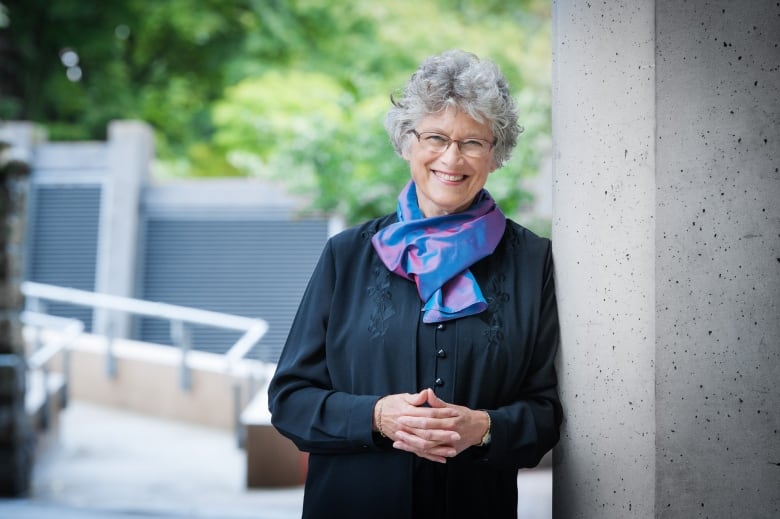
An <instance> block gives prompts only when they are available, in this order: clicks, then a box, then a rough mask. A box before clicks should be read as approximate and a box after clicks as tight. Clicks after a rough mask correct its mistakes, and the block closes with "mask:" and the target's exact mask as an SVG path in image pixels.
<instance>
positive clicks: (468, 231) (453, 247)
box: [371, 181, 506, 323]
mask: <svg viewBox="0 0 780 519" xmlns="http://www.w3.org/2000/svg"><path fill="white" fill-rule="evenodd" d="M397 214H398V222H396V223H393V224H390V225H388V226H387V227H385V228H383V229H380V230H379V231H378V232H377V233H376V234H374V236H373V237H372V238H371V243H372V244H373V246H374V249H375V250H376V252H377V254H378V255H379V258H380V259H381V260H382V263H384V264H385V266H386V267H387V269H388V270H390V271H391V272H393V273H394V274H397V275H399V276H401V277H403V278H406V279H409V280H411V281H413V282H414V283H415V284H416V285H417V292H418V293H419V295H420V299H421V300H422V301H423V302H424V303H425V304H424V306H423V309H422V311H423V322H425V323H437V322H442V321H449V320H451V319H457V318H458V317H465V316H467V315H474V314H478V313H480V312H483V311H484V310H485V309H486V308H487V301H486V300H485V297H484V296H483V295H482V290H480V288H479V284H478V283H477V280H476V279H475V278H474V275H473V274H472V273H471V271H469V267H470V266H471V265H473V264H474V263H476V262H477V261H479V260H480V259H482V258H484V257H485V256H488V255H490V254H492V253H493V251H494V250H495V249H496V246H497V245H498V242H499V241H500V240H501V236H502V235H503V234H504V227H505V226H506V217H505V216H504V214H503V213H502V212H501V210H500V209H499V208H498V206H496V203H495V201H494V200H493V197H491V196H490V193H488V192H487V190H485V189H482V190H481V191H480V192H479V193H478V194H477V196H476V197H475V199H474V202H473V203H472V204H471V206H470V207H469V208H468V209H467V210H465V211H463V212H460V213H455V214H448V215H444V216H434V217H431V218H426V217H425V216H424V215H423V214H422V211H420V207H419V205H418V202H417V191H416V189H415V184H414V182H413V181H410V182H409V183H408V184H407V185H406V187H404V189H403V190H402V191H401V193H400V194H399V195H398V209H397Z"/></svg>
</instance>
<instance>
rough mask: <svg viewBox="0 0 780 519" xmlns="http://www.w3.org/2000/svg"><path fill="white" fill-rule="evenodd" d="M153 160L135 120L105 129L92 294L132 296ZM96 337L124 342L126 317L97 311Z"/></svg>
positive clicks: (148, 133) (150, 142) (148, 136)
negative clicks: (144, 196)
mask: <svg viewBox="0 0 780 519" xmlns="http://www.w3.org/2000/svg"><path fill="white" fill-rule="evenodd" d="M153 156H154V136H153V133H152V130H151V128H150V127H149V126H148V125H147V124H145V123H142V122H139V121H113V122H111V123H110V125H109V127H108V167H109V174H108V179H107V181H106V183H105V186H104V188H103V195H102V199H101V208H100V231H99V233H100V235H99V238H98V252H97V268H96V273H95V290H96V291H98V292H103V293H106V294H113V295H119V296H126V297H132V296H133V294H134V293H135V271H136V264H137V261H138V258H137V255H138V250H137V244H138V241H139V240H138V223H139V206H140V200H141V191H142V189H143V187H144V185H146V182H147V179H148V176H149V167H150V165H151V161H152V158H153ZM94 315H95V317H94V325H93V330H94V332H95V333H100V334H106V335H112V336H116V337H127V336H128V333H129V325H130V318H129V317H128V316H121V315H111V314H110V313H109V312H106V311H103V310H96V311H95V314H94Z"/></svg>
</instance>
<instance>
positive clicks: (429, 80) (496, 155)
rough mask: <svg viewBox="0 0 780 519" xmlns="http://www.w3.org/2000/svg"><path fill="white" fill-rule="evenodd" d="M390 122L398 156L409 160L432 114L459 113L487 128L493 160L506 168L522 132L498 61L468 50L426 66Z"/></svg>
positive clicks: (395, 107)
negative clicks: (415, 134) (414, 134)
mask: <svg viewBox="0 0 780 519" xmlns="http://www.w3.org/2000/svg"><path fill="white" fill-rule="evenodd" d="M390 100H391V102H392V107H390V110H389V111H388V112H387V116H386V117H385V129H386V130H387V133H388V134H389V135H390V141H391V142H392V143H393V147H394V148H395V151H396V153H398V154H399V155H401V156H403V153H404V151H405V147H406V146H408V145H409V138H410V133H409V131H410V130H413V129H414V128H415V127H416V126H417V124H418V123H419V122H420V120H421V119H422V118H423V117H425V116H426V115H428V114H432V113H437V112H440V111H442V110H444V109H446V108H448V107H455V108H457V109H459V110H460V111H462V112H463V113H465V114H467V115H469V116H470V117H471V118H473V119H474V120H476V121H478V122H480V123H483V124H485V123H486V124H487V125H488V126H489V127H490V129H491V130H492V131H493V136H494V138H495V139H496V145H495V147H494V148H493V160H494V161H495V164H496V167H499V168H500V167H501V166H503V165H504V163H505V162H506V161H507V160H509V157H510V156H511V155H512V151H513V150H514V148H515V145H516V144H517V137H518V136H519V135H520V133H521V132H522V129H521V128H520V127H519V126H518V124H517V105H516V104H515V101H514V99H513V98H512V96H511V95H510V93H509V84H508V83H507V81H506V78H505V77H504V75H503V74H502V73H501V71H500V70H499V68H498V66H497V65H496V64H495V63H493V62H492V61H489V60H485V59H479V58H478V57H477V56H476V55H474V54H471V53H469V52H465V51H462V50H450V51H447V52H444V53H442V54H439V55H437V56H431V57H429V58H427V59H426V60H425V61H423V62H422V63H421V64H420V67H419V68H418V69H417V70H416V71H415V72H414V74H412V77H411V78H410V79H409V82H408V83H407V84H406V86H405V87H404V89H403V91H402V92H401V97H400V98H398V99H396V98H395V96H391V97H390Z"/></svg>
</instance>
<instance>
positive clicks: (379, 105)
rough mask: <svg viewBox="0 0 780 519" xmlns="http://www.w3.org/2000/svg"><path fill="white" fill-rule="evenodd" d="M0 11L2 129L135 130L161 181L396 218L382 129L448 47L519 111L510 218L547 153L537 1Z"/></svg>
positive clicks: (39, 1) (177, 3)
mask: <svg viewBox="0 0 780 519" xmlns="http://www.w3.org/2000/svg"><path fill="white" fill-rule="evenodd" d="M0 1H2V3H3V4H4V5H5V7H6V9H5V11H3V12H4V13H5V15H6V17H7V22H6V27H4V28H3V27H2V26H1V25H0V43H3V42H6V43H8V42H11V43H10V44H8V45H6V47H7V48H12V49H13V56H12V58H13V61H14V62H18V63H19V67H18V70H20V71H22V72H21V73H19V74H17V75H15V76H14V77H15V80H14V81H13V82H8V83H6V84H4V85H0V88H2V90H0V93H3V94H4V95H3V96H2V99H3V101H2V102H0V118H24V119H28V120H33V121H38V122H41V123H44V124H46V125H47V127H48V129H49V132H50V135H51V138H53V139H85V138H97V139H99V138H103V137H104V133H105V128H106V125H107V123H108V122H109V121H110V120H111V119H118V118H138V119H142V120H145V121H147V122H149V123H150V124H152V125H153V126H154V128H155V129H156V135H157V146H158V149H157V155H158V157H159V166H158V168H157V174H158V175H188V176H215V175H220V176H222V175H248V176H256V177H261V178H265V179H268V180H271V181H275V182H281V183H284V185H286V186H287V187H288V188H289V189H291V190H293V191H295V192H297V193H299V194H301V195H303V196H304V197H305V198H306V199H308V200H311V203H312V207H313V208H316V209H318V210H321V211H325V212H330V211H338V212H339V213H341V214H343V215H345V216H346V218H347V220H348V221H349V222H355V221H358V220H361V219H364V218H368V217H371V216H374V215H377V214H380V213H384V212H389V211H392V210H393V209H394V207H395V197H396V194H397V192H398V191H399V189H400V187H401V186H402V185H403V184H404V183H405V182H406V181H407V179H408V178H409V172H408V167H407V165H406V164H405V162H404V161H402V160H401V159H400V158H399V157H397V156H396V155H395V154H394V152H393V150H392V148H391V146H390V143H389V141H388V139H387V136H386V134H385V132H384V129H383V126H382V123H383V118H384V114H385V112H386V110H387V108H388V106H389V96H390V94H391V93H392V92H393V91H394V90H396V89H398V88H400V87H401V86H402V85H403V83H404V82H405V81H406V79H407V78H408V77H409V75H410V74H411V73H412V72H413V71H414V69H415V68H416V67H417V65H418V63H419V62H420V60H422V59H423V58H425V57H426V56H429V55H431V54H434V53H438V52H441V51H443V50H446V49H449V48H455V47H458V48H464V49H467V50H470V51H473V52H475V53H476V54H478V55H480V56H485V57H490V58H491V59H493V60H495V61H496V62H497V63H498V64H499V65H500V66H501V67H502V70H503V71H504V73H505V75H506V76H507V78H508V79H509V81H510V83H511V84H512V86H513V90H514V92H515V93H516V95H517V99H518V103H519V105H520V107H521V123H522V125H523V126H524V128H525V133H524V134H523V135H522V136H521V138H520V143H519V145H518V148H517V150H516V152H515V155H514V157H513V159H512V160H511V161H510V162H509V163H508V164H507V165H506V166H505V167H504V168H502V170H500V171H498V172H496V173H494V174H492V175H491V177H490V180H489V181H488V188H489V189H490V190H491V193H493V195H494V196H495V197H496V198H497V199H498V201H499V203H500V204H501V206H502V208H503V209H504V210H505V211H506V212H507V213H509V214H513V213H515V212H516V211H517V210H518V209H520V208H521V207H522V205H523V204H525V203H527V202H528V201H529V194H528V193H527V192H525V191H524V190H523V189H522V188H521V182H520V179H521V177H523V176H527V175H533V174H535V172H536V170H537V169H538V165H539V162H540V159H541V158H542V157H543V156H544V155H545V154H546V153H548V151H549V134H550V127H549V125H550V122H549V121H550V116H549V112H550V94H549V90H550V46H549V40H550V35H549V32H550V13H549V2H548V1H547V0H516V1H504V0H481V1H480V0H429V1H427V2H421V1H420V0H377V1H375V2H357V1H346V0H340V1H339V0H336V1H334V0H286V1H285V0H207V1H203V0H166V1H162V2H148V1H144V0H123V1H118V2H110V3H104V2H99V1H97V0H80V1H79V2H48V1H45V0H24V1H22V0H13V1H6V0H0ZM0 48H2V45H0ZM68 48H69V49H72V50H74V51H75V52H76V53H77V54H78V58H79V63H78V66H79V67H80V68H81V72H82V76H81V79H80V80H78V81H71V80H69V79H68V78H67V77H66V72H67V69H66V67H65V66H64V65H63V63H62V62H61V59H60V55H61V52H62V51H63V49H68Z"/></svg>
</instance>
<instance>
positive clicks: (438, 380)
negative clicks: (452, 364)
mask: <svg viewBox="0 0 780 519" xmlns="http://www.w3.org/2000/svg"><path fill="white" fill-rule="evenodd" d="M434 384H436V385H437V386H439V387H441V386H443V385H444V381H443V380H442V379H440V378H437V379H436V381H435V382H434Z"/></svg>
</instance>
